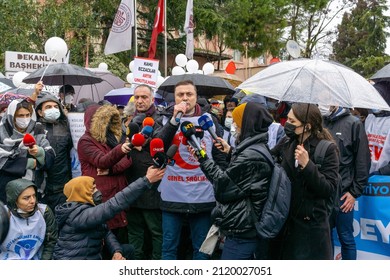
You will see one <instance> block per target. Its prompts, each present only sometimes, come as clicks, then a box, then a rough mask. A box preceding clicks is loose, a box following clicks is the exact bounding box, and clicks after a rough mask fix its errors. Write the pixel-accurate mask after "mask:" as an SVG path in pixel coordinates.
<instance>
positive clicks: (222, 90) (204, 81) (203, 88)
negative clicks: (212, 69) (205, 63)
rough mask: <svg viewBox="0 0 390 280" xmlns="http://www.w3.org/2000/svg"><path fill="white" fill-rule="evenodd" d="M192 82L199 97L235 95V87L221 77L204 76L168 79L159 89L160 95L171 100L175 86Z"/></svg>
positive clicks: (179, 76) (189, 75) (193, 75)
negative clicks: (187, 81)
mask: <svg viewBox="0 0 390 280" xmlns="http://www.w3.org/2000/svg"><path fill="white" fill-rule="evenodd" d="M185 80H190V81H192V82H193V83H194V85H195V86H196V89H197V92H198V95H200V96H203V97H212V96H214V95H230V94H233V93H234V92H235V91H234V88H233V86H232V85H231V84H230V83H229V82H227V81H226V80H224V79H222V78H220V77H214V76H208V75H203V74H183V75H174V76H170V77H169V78H168V79H166V80H165V81H164V82H163V83H162V84H161V85H160V86H159V87H158V91H157V92H158V93H159V94H160V95H161V96H162V97H163V98H164V99H165V100H171V99H172V96H173V93H174V92H175V85H176V84H177V83H178V82H181V81H185Z"/></svg>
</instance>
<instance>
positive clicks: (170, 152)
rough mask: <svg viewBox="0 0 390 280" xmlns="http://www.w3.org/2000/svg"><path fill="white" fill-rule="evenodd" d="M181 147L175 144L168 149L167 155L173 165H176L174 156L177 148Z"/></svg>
mask: <svg viewBox="0 0 390 280" xmlns="http://www.w3.org/2000/svg"><path fill="white" fill-rule="evenodd" d="M178 148H179V146H177V145H175V144H173V145H172V146H170V147H169V149H168V151H167V157H168V163H167V164H168V165H170V166H173V165H175V160H174V159H173V157H174V156H175V154H176V152H177V149H178Z"/></svg>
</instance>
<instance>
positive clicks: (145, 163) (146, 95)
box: [125, 84, 162, 260]
mask: <svg viewBox="0 0 390 280" xmlns="http://www.w3.org/2000/svg"><path fill="white" fill-rule="evenodd" d="M134 107H135V112H134V118H133V119H132V122H136V123H137V124H138V125H139V126H140V127H141V126H142V121H143V119H144V118H145V117H151V118H153V119H156V118H157V117H158V113H157V111H156V107H155V105H154V94H153V89H152V88H151V87H150V86H148V85H145V84H141V85H138V86H137V87H136V88H135V89H134ZM125 110H132V105H131V104H128V106H127V108H126V109H125ZM130 156H131V158H132V160H133V163H134V164H133V165H132V166H131V167H130V168H129V169H128V170H127V171H126V177H127V180H128V183H129V184H130V183H132V182H134V181H136V180H137V179H138V178H140V177H142V176H145V174H146V172H147V169H148V167H149V166H150V165H153V158H152V156H151V155H150V147H149V141H146V143H145V144H144V145H143V147H142V150H140V151H139V150H137V149H132V151H131V152H130ZM156 189H157V186H155V187H154V188H152V189H150V190H147V191H145V192H144V193H143V194H142V195H141V196H140V197H139V198H138V199H137V200H136V202H135V203H133V204H132V206H131V208H130V209H129V210H128V213H127V221H128V226H127V227H128V237H129V243H130V244H132V245H133V246H134V247H135V253H134V259H138V260H139V259H154V260H159V259H161V246H162V216H161V210H160V193H159V192H158V191H157V190H156ZM145 236H146V238H145ZM148 241H150V242H148ZM144 248H147V249H146V250H145V251H144V250H143V249H144Z"/></svg>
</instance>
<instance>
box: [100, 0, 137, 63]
mask: <svg viewBox="0 0 390 280" xmlns="http://www.w3.org/2000/svg"><path fill="white" fill-rule="evenodd" d="M134 14H135V13H134V1H133V0H122V2H121V3H120V5H119V8H118V11H117V12H116V15H115V19H114V22H113V24H112V28H111V31H110V34H109V35H108V39H107V43H106V46H105V48H104V54H105V55H108V54H112V53H118V52H123V51H127V50H130V49H131V39H132V27H133V26H134Z"/></svg>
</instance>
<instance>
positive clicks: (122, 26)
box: [112, 3, 133, 33]
mask: <svg viewBox="0 0 390 280" xmlns="http://www.w3.org/2000/svg"><path fill="white" fill-rule="evenodd" d="M132 18H133V15H132V14H131V9H130V7H128V6H127V5H125V4H123V3H121V4H120V5H119V8H118V12H117V13H116V15H115V19H114V23H113V25H112V31H113V32H115V33H122V32H124V31H126V30H127V29H129V28H130V27H131V19H132Z"/></svg>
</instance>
